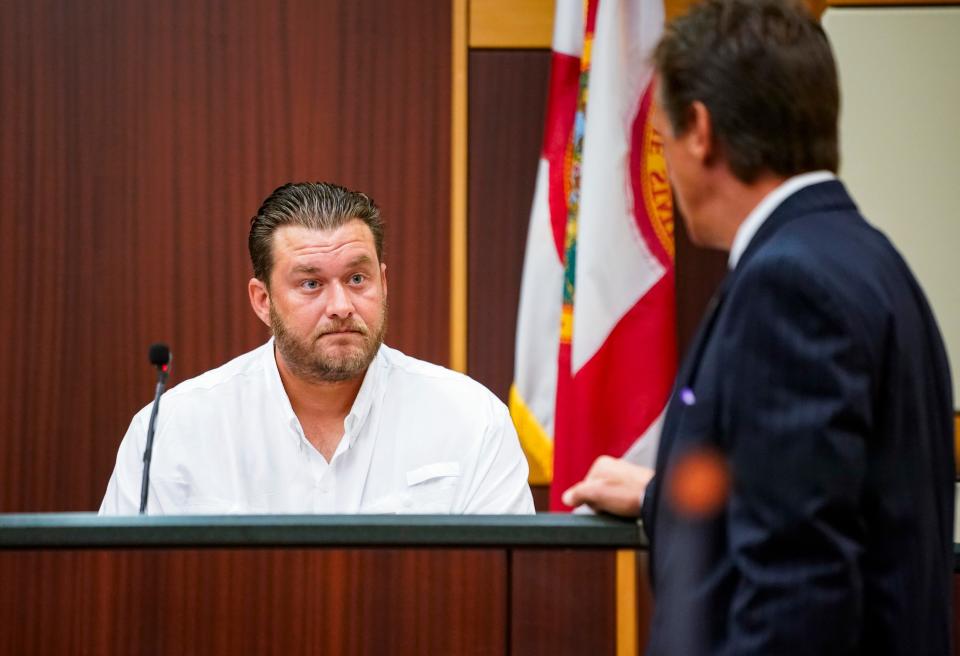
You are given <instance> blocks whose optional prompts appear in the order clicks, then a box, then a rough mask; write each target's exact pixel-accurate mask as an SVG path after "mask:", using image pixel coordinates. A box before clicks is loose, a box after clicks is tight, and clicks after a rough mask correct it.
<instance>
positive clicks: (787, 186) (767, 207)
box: [727, 171, 837, 271]
mask: <svg viewBox="0 0 960 656" xmlns="http://www.w3.org/2000/svg"><path fill="white" fill-rule="evenodd" d="M836 177H837V176H835V175H834V174H833V173H831V172H830V171H811V172H809V173H801V174H800V175H795V176H793V177H791V178H787V179H786V180H784V181H783V182H782V183H781V184H780V186H778V187H777V188H776V189H774V190H773V191H771V192H770V193H769V194H767V195H766V196H764V197H763V200H761V201H760V202H759V203H757V206H756V207H754V208H753V210H751V212H750V214H748V215H747V218H746V219H744V220H743V223H741V224H740V227H739V228H737V234H736V235H734V236H733V244H732V245H731V246H730V258H729V259H728V260H727V264H728V266H729V267H730V270H731V271H732V270H733V269H735V268H737V262H739V261H740V256H741V255H743V252H744V251H745V250H747V246H749V245H750V242H751V241H752V240H753V236H754V235H755V234H757V230H759V229H760V226H762V225H763V222H764V221H766V220H767V219H768V218H770V215H771V214H773V211H774V210H775V209H777V208H778V207H780V204H781V203H782V202H783V201H785V200H787V199H788V198H790V196H792V195H794V194H795V193H797V192H798V191H800V190H801V189H803V188H804V187H809V186H810V185H815V184H818V183H820V182H826V181H827V180H835V179H836Z"/></svg>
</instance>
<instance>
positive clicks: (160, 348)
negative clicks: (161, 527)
mask: <svg viewBox="0 0 960 656" xmlns="http://www.w3.org/2000/svg"><path fill="white" fill-rule="evenodd" d="M172 361H173V354H172V353H170V347H169V346H167V345H166V344H151V345H150V364H152V365H153V366H154V367H156V368H157V391H156V393H155V394H154V396H153V410H151V411H150V423H149V424H148V425H147V447H146V448H145V449H144V450H143V480H142V481H141V483H140V514H141V515H142V514H144V513H145V512H146V511H147V490H148V489H149V488H150V458H151V457H152V456H153V432H154V430H155V428H156V423H157V412H158V411H159V410H160V395H161V394H163V390H164V388H165V387H166V386H167V376H168V375H169V373H170V363H171V362H172Z"/></svg>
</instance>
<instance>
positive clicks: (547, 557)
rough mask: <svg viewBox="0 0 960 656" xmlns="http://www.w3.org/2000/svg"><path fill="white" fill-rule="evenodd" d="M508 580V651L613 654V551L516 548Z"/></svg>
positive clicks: (614, 627) (531, 654) (614, 628)
mask: <svg viewBox="0 0 960 656" xmlns="http://www.w3.org/2000/svg"><path fill="white" fill-rule="evenodd" d="M510 580H511V584H510V589H511V601H510V608H511V611H510V613H511V621H510V649H511V653H513V654H524V656H527V655H530V656H536V655H537V654H543V655H544V656H553V655H554V654H613V653H615V648H616V552H613V551H599V550H582V551H571V550H553V551H543V550H534V549H531V550H524V549H517V550H514V551H513V552H512V557H511V562H510ZM558 583H560V584H561V585H562V590H561V589H559V586H558Z"/></svg>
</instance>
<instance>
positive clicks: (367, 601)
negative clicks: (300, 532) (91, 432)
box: [0, 549, 507, 656]
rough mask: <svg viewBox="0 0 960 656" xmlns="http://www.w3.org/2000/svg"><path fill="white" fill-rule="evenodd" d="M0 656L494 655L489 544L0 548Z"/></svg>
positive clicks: (496, 640)
mask: <svg viewBox="0 0 960 656" xmlns="http://www.w3.org/2000/svg"><path fill="white" fill-rule="evenodd" d="M0 580H2V581H3V585H2V586H0V626H3V627H4V629H3V631H0V653H3V654H36V655H40V656H42V655H45V654H51V655H52V654H68V653H69V654H80V653H88V654H98V655H108V654H123V655H126V654H209V655H216V654H283V655H287V654H291V655H293V654H351V655H353V654H371V655H374V654H376V655H379V654H476V655H478V656H480V655H486V654H496V653H501V652H502V651H503V646H504V645H505V644H506V616H507V608H506V599H507V579H506V553H505V552H504V551H497V550H434V551H428V550H413V551H399V550H395V551H392V550H387V551H377V550H350V551H339V550H331V551H322V550H299V549H294V550H183V551H42V552H2V553H0Z"/></svg>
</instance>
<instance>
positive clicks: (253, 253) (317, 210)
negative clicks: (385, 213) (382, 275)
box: [247, 182, 383, 285]
mask: <svg viewBox="0 0 960 656" xmlns="http://www.w3.org/2000/svg"><path fill="white" fill-rule="evenodd" d="M354 219H358V220H360V221H363V222H364V223H365V224H366V225H367V227H368V228H370V232H371V233H373V243H374V245H375V246H376V248H377V259H378V260H380V261H383V220H382V219H381V218H380V208H378V207H377V205H376V203H374V202H373V199H372V198H370V197H369V196H367V195H366V194H363V193H360V192H359V191H350V190H349V189H346V188H344V187H341V186H340V185H336V184H332V183H330V182H291V183H289V184H285V185H283V186H282V187H279V188H277V189H276V190H274V192H273V193H272V194H270V195H269V196H268V197H267V199H266V200H265V201H263V204H262V205H261V206H260V209H259V210H257V215H256V216H255V217H253V218H252V219H250V236H249V238H248V241H247V245H248V247H249V249H250V261H251V262H252V263H253V275H254V276H256V278H257V279H258V280H260V281H261V282H263V283H264V284H266V285H269V284H270V272H271V271H272V270H273V234H274V233H275V232H276V231H277V229H278V228H281V227H283V226H287V225H296V226H302V227H304V228H310V229H312V230H335V229H337V228H339V227H340V226H342V225H343V224H345V223H347V222H349V221H352V220H354Z"/></svg>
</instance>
